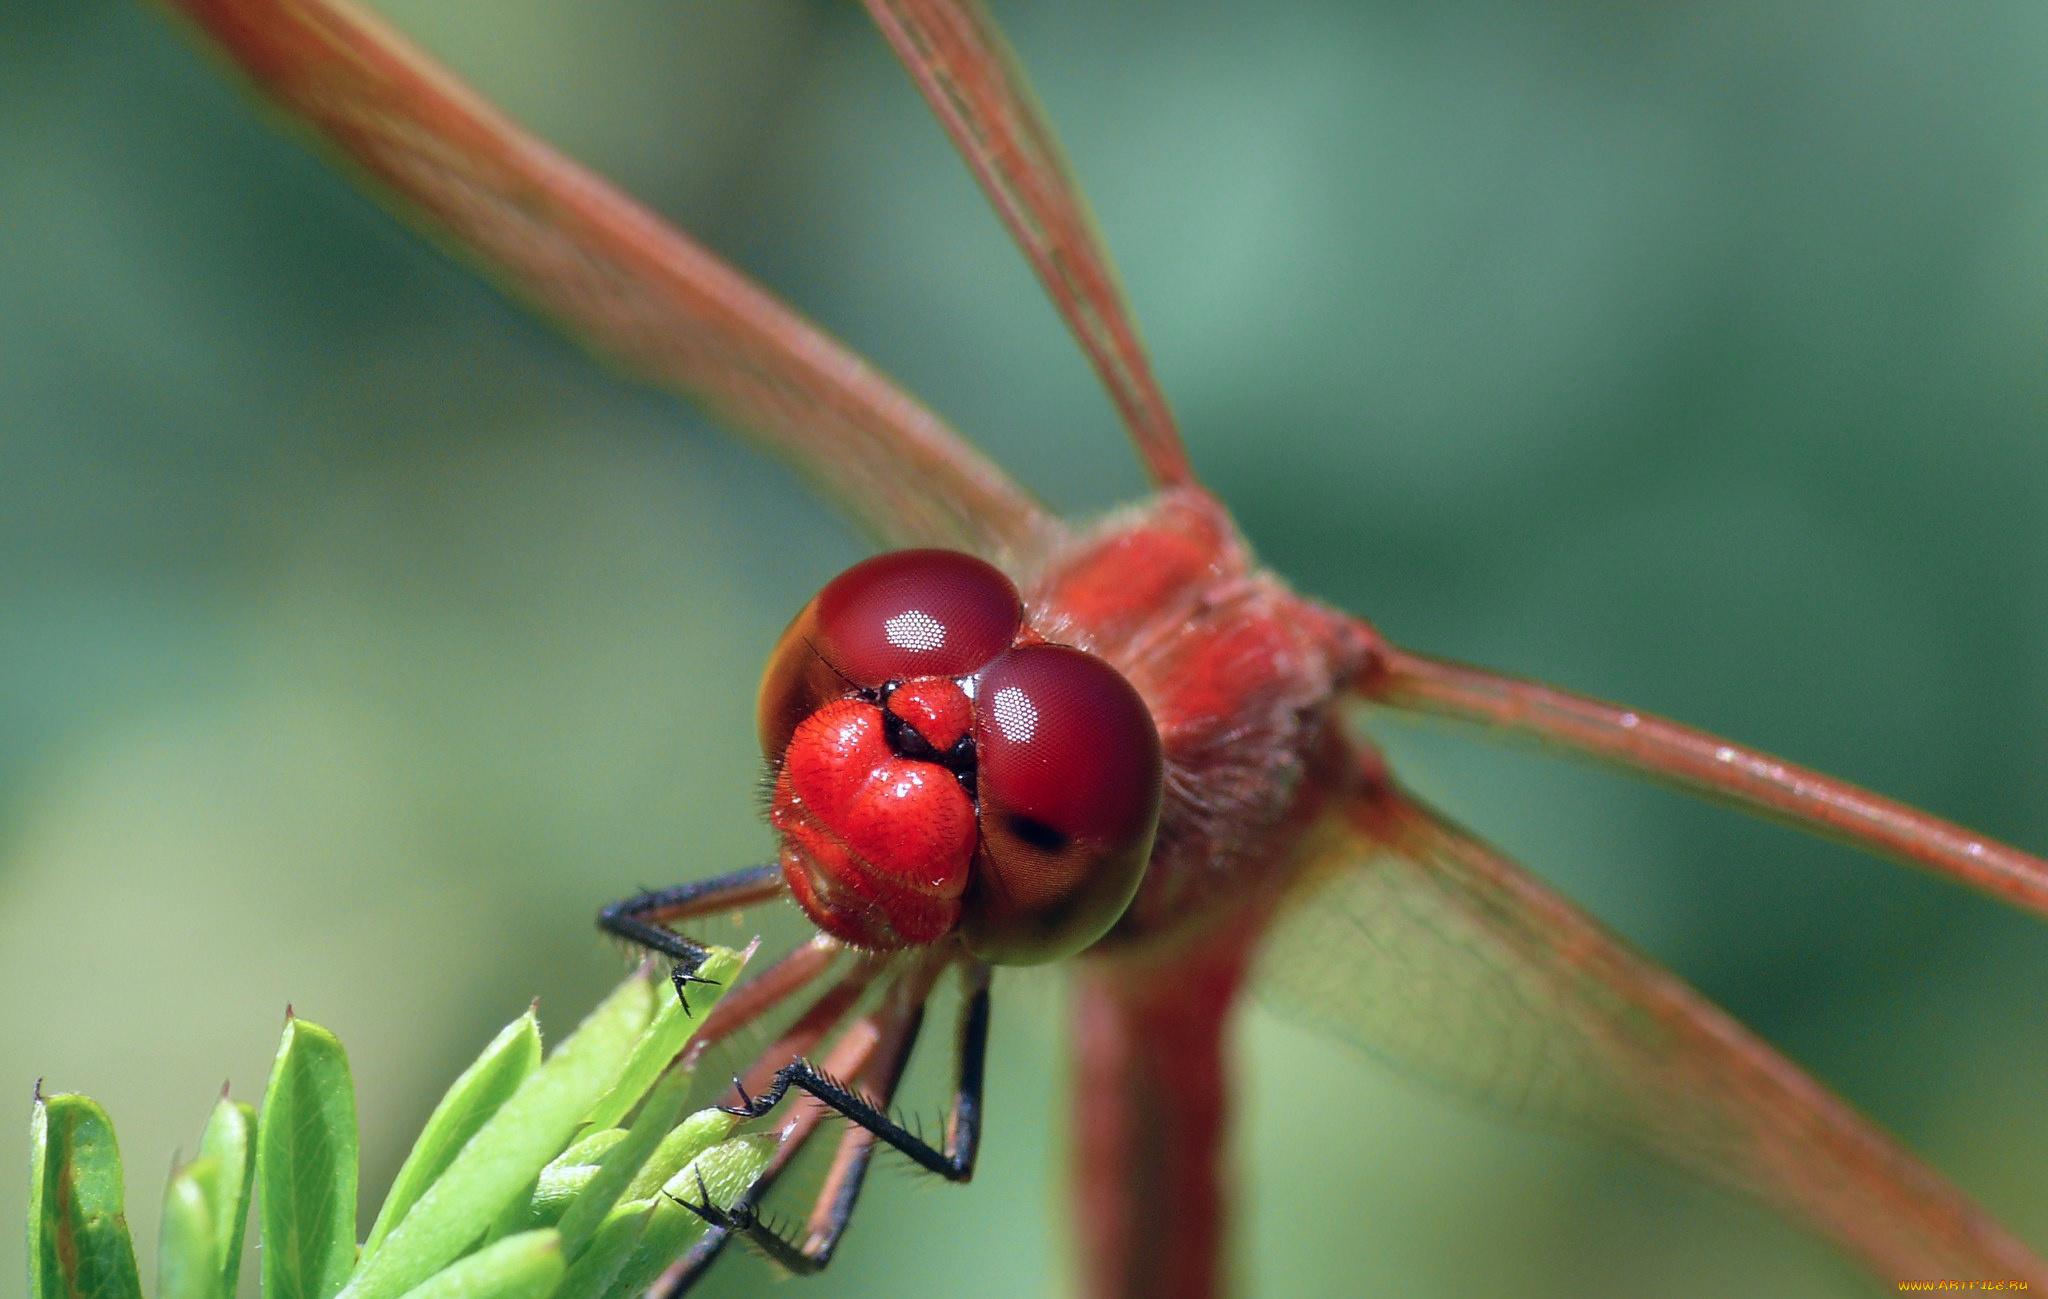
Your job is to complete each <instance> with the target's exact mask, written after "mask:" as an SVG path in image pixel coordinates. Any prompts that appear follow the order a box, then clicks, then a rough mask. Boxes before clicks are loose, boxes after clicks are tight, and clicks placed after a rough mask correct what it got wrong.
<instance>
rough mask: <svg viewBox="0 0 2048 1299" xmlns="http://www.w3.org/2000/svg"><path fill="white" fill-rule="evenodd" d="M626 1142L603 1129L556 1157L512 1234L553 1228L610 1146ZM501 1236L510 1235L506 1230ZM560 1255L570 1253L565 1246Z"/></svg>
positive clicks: (620, 1133) (618, 1132) (617, 1132)
mask: <svg viewBox="0 0 2048 1299" xmlns="http://www.w3.org/2000/svg"><path fill="white" fill-rule="evenodd" d="M625 1139H626V1130H625V1129H624V1128H606V1129H605V1130H604V1131H602V1132H593V1133H591V1134H590V1135H589V1136H587V1137H584V1138H583V1139H582V1140H580V1141H578V1142H577V1143H576V1144H575V1145H573V1146H570V1147H569V1148H568V1149H567V1150H564V1151H563V1152H562V1153H561V1154H560V1155H558V1156H557V1157H556V1158H555V1160H554V1162H552V1163H550V1164H549V1165H548V1166H547V1167H546V1168H543V1169H541V1170H540V1178H539V1180H538V1181H537V1182H535V1184H534V1188H533V1198H532V1199H531V1200H530V1201H529V1202H528V1204H527V1206H526V1216H525V1219H524V1220H523V1221H522V1222H520V1223H519V1224H518V1225H516V1226H514V1227H513V1228H512V1229H511V1230H512V1231H526V1230H530V1229H532V1228H535V1227H554V1226H558V1225H559V1224H560V1223H561V1221H562V1215H563V1214H565V1213H567V1212H568V1211H569V1206H570V1205H571V1204H572V1203H574V1202H575V1200H576V1197H577V1196H578V1195H579V1194H581V1193H582V1191H583V1188H584V1187H586V1186H588V1185H590V1181H591V1179H592V1178H594V1177H596V1176H597V1171H598V1169H600V1168H602V1167H604V1159H605V1155H606V1154H608V1153H609V1152H610V1151H611V1148H612V1147H613V1146H616V1145H618V1144H619V1143H620V1142H621V1141H624V1140H625ZM505 1234H507V1235H510V1234H511V1232H510V1231H508V1232H506V1233H505ZM562 1252H563V1254H564V1255H570V1254H571V1251H570V1250H569V1249H568V1248H567V1247H566V1246H565V1247H564V1249H563V1251H562Z"/></svg>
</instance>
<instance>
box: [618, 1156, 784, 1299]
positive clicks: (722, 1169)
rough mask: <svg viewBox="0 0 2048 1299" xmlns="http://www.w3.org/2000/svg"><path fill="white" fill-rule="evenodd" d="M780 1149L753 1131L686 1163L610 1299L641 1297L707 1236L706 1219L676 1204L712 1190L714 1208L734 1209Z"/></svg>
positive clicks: (671, 1181)
mask: <svg viewBox="0 0 2048 1299" xmlns="http://www.w3.org/2000/svg"><path fill="white" fill-rule="evenodd" d="M776 1145H777V1141H776V1138H775V1135H774V1134H773V1133H767V1132H758V1133H749V1134H748V1135H746V1136H742V1137H734V1138H733V1139H731V1140H730V1141H723V1142H720V1143H719V1144H718V1145H715V1146H713V1147H711V1148H710V1149H709V1150H706V1151H705V1152H704V1153H702V1154H700V1155H698V1156H697V1157H696V1158H695V1159H692V1160H691V1161H690V1162H689V1163H687V1164H685V1165H683V1167H682V1168H681V1169H680V1170H679V1171H678V1172H677V1173H676V1175H675V1176H674V1177H671V1178H669V1180H668V1184H667V1185H666V1186H664V1187H663V1188H662V1194H661V1195H659V1196H657V1197H656V1198H655V1200H654V1212H653V1213H652V1214H650V1215H649V1216H648V1219H647V1225H646V1226H645V1227H644V1228H642V1229H641V1232H640V1240H639V1243H638V1244H636V1245H635V1246H634V1247H633V1254H632V1257H630V1258H629V1259H627V1260H626V1265H625V1266H624V1267H623V1268H621V1269H619V1273H618V1275H617V1276H616V1277H615V1278H613V1280H612V1283H611V1286H610V1287H609V1288H608V1289H606V1291H605V1292H604V1293H605V1297H606V1299H637V1296H639V1295H641V1294H644V1293H646V1290H647V1287H649V1286H651V1285H653V1284H654V1282H655V1281H656V1279H657V1278H659V1277H660V1276H661V1274H662V1272H663V1271H665V1270H666V1269H667V1268H668V1265H669V1264H671V1263H673V1262H675V1261H676V1260H677V1259H679V1258H681V1257H682V1256H683V1255H684V1254H685V1253H687V1252H688V1251H689V1248H690V1246H692V1245H694V1244H696V1243H697V1238H698V1237H699V1236H701V1235H703V1234H704V1220H703V1219H702V1218H700V1217H698V1216H697V1215H696V1214H695V1213H692V1212H691V1211H690V1210H688V1209H686V1208H684V1207H683V1206H682V1205H681V1204H678V1203H677V1202H676V1199H677V1198H680V1199H684V1200H688V1201H690V1202H692V1203H697V1202H699V1200H700V1198H701V1197H702V1196H703V1195H704V1194H705V1193H706V1192H709V1193H710V1196H711V1202H712V1203H713V1204H716V1205H718V1206H719V1207H721V1208H730V1207H731V1206H732V1202H733V1201H734V1200H737V1199H739V1197H740V1196H741V1195H742V1194H743V1193H744V1192H745V1191H746V1189H747V1188H748V1187H749V1186H752V1185H753V1184H754V1181H755V1179H756V1178H758V1177H760V1176H761V1171H762V1170H763V1169H765V1168H767V1167H768V1161H769V1160H770V1159H772V1158H773V1157H774V1155H775V1147H776ZM699 1177H702V1178H703V1186H702V1188H701V1189H700V1188H699V1186H698V1178H699ZM672 1197H673V1198H672Z"/></svg>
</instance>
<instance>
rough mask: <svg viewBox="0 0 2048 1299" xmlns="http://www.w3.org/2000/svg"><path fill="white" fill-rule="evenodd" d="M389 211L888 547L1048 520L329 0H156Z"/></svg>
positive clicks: (830, 346)
mask: <svg viewBox="0 0 2048 1299" xmlns="http://www.w3.org/2000/svg"><path fill="white" fill-rule="evenodd" d="M171 4H172V7H173V8H174V9H176V10H177V11H178V12H180V13H182V14H184V15H185V16H186V17H187V18H189V19H191V20H192V21H193V22H195V23H196V24H197V25H198V26H199V27H200V29H201V30H202V31H203V32H204V33H205V34H206V35H207V36H208V37H209V38H211V40H212V42H213V43H214V44H215V45H216V46H217V47H218V48H219V49H220V50H221V51H222V52H224V53H225V54H226V55H227V57H228V58H229V59H230V60H231V61H232V62H234V63H235V64H236V65H238V66H239V67H240V68H241V69H242V71H244V72H245V73H247V74H248V75H249V76H250V77H251V78H253V79H254V81H255V82H256V84H257V86H258V87H259V88H260V89H261V90H262V91H263V92H264V93H265V94H266V95H267V96H269V97H270V99H271V100H273V101H274V102H275V103H276V104H277V105H279V106H280V107H282V108H283V109H284V110H285V112H286V113H287V114H288V115H289V116H290V117H292V118H293V119H295V120H296V121H297V123H298V124H299V125H301V126H303V127H305V128H307V129H309V130H310V131H311V132H312V134H313V135H314V136H315V138H316V139H317V140H318V142H319V143H321V144H323V145H325V146H328V147H329V148H330V149H332V150H334V151H336V152H338V153H339V154H340V155H341V157H342V158H343V159H344V160H346V161H347V162H349V163H351V164H353V165H354V167H355V168H357V169H358V170H359V172H360V173H361V174H364V175H366V176H367V177H368V178H369V180H370V181H372V182H373V188H375V189H377V190H378V191H380V192H381V193H382V194H383V195H384V196H385V197H387V198H390V199H393V200H395V203H396V206H397V207H398V208H399V209H400V210H401V212H402V214H403V215H406V216H408V217H410V218H413V219H414V220H415V221H416V222H417V223H418V224H420V225H421V226H423V227H424V228H425V230H426V232H427V233H429V234H430V235H433V236H435V237H436V238H437V239H439V240H440V241H441V242H442V243H443V244H444V245H446V246H448V247H450V248H452V249H453V250H454V251H455V252H456V253H457V254H459V255H460V256H462V257H463V258H464V259H466V260H468V261H469V262H471V263H472V264H474V265H476V266H477V267H478V268H479V269H481V270H482V271H483V272H484V273H485V274H487V275H489V276H490V277H491V278H493V279H494V280H496V281H497V282H498V283H499V284H500V285H501V286H502V287H504V288H505V289H506V290H508V291H509V292H511V293H512V294H513V295H515V296H516V297H518V298H520V299H521V300H523V301H524V302H526V303H527V304H528V305H529V306H532V307H534V308H535V309H537V310H538V311H540V312H541V313H542V314H544V315H546V316H549V317H551V318H553V319H554V320H555V321H557V322H559V323H560V324H561V325H562V326H563V327H564V328H565V329H566V330H568V331H569V332H570V333H571V334H573V335H575V336H576V337H577V338H578V339H579V340H581V341H582V342H584V343H585V344H586V345H588V346H590V347H591V348H593V349H594V350H596V351H597V352H598V353H600V354H601V355H603V356H605V357H607V358H609V359H610V360H612V361H614V362H616V363H618V364H620V365H622V366H623V367H625V368H626V369H627V370H629V371H631V372H632V373H634V374H636V375H638V376H640V377H642V378H646V379H650V380H653V381H655V382H657V383H660V384H663V385H665V386H670V387H676V388H681V389H683V390H685V391H687V392H689V393H691V394H693V395H695V396H696V397H698V398H699V399H701V400H702V401H703V402H704V403H705V404H706V405H708V406H710V407H711V408H712V409H713V411H714V412H716V413H717V414H718V415H720V416H722V417H723V418H724V419H725V420H726V421H728V422H729V423H731V424H732V425H733V426H734V427H735V428H737V429H739V430H741V431H743V432H744V433H746V434H747V435H748V436H750V437H751V438H752V439H753V440H754V441H755V442H756V443H758V444H759V445H761V446H762V447H763V448H765V449H766V450H768V451H770V452H772V453H773V454H775V455H777V456H780V457H782V458H784V459H786V460H789V461H791V462H793V463H794V464H795V465H796V466H797V468H798V469H799V470H801V471H802V472H804V473H805V474H806V475H807V476H809V477H810V478H811V479H812V480H813V481H814V482H815V483H816V484H818V485H819V486H820V487H822V488H823V489H824V490H825V491H826V492H827V493H828V494H830V495H831V496H832V498H833V499H834V500H836V501H837V502H838V503H839V504H840V505H841V506H842V507H844V508H845V509H846V510H848V511H849V512H850V513H851V514H853V515H854V517H855V518H856V519H857V520H858V521H859V522H860V523H861V524H862V525H863V526H865V527H866V528H867V529H868V530H869V531H870V532H872V533H873V534H874V535H875V536H876V537H877V538H878V539H880V540H882V541H883V542H885V543H889V544H898V545H902V544H925V545H943V546H953V547H958V548H962V549H967V550H973V551H979V552H981V553H984V554H1000V553H1003V552H1006V551H1016V550H1020V549H1023V548H1025V547H1027V546H1028V545H1029V544H1030V543H1031V541H1032V539H1033V537H1034V535H1035V534H1036V533H1038V532H1040V531H1042V530H1044V529H1048V528H1050V527H1051V526H1052V523H1051V520H1050V517H1049V516H1047V515H1046V514H1045V513H1044V511H1042V510H1041V509H1040V508H1039V507H1038V506H1037V505H1036V504H1035V503H1034V502H1033V501H1032V500H1031V499H1030V498H1029V497H1028V496H1027V495H1026V494H1025V493H1024V492H1023V491H1022V490H1021V489H1020V488H1018V487H1017V485H1016V484H1015V483H1013V482H1011V481H1010V480H1009V479H1008V478H1007V477H1006V476H1005V475H1004V474H1003V472H1002V471H1001V470H1000V469H998V468H996V467H995V466H994V465H993V464H992V463H990V462H989V461H988V460H986V459H985V458H983V457H982V456H981V455H980V454H979V453H978V452H976V451H975V450H974V449H973V448H972V447H970V446H969V445H968V444H967V443H966V442H965V441H963V440H962V439H961V438H960V437H959V436H958V435H957V434H955V433H954V432H953V431H952V430H951V429H949V428H947V427H946V426H945V424H944V423H942V422H941V421H940V420H939V419H938V418H937V417H936V416H935V415H933V414H932V413H931V412H930V411H928V410H926V409H925V408H924V407H923V406H921V405H919V404H918V403H917V402H916V401H915V400H914V399H912V398H911V397H909V396H907V395H905V394H904V393H903V392H901V391H900V390H898V389H897V388H896V387H895V386H894V385H892V384H891V383H890V382H889V381H888V380H887V379H886V378H884V377H883V376H882V375H880V374H879V373H877V372H876V371H875V370H873V369H872V368H870V367H869V366H868V365H867V364H866V363H865V362H863V361H862V360H861V359H860V358H859V357H858V356H855V355H854V354H853V353H852V352H850V351H848V350H847V349H846V348H845V347H843V346H841V345H840V344H839V343H837V342H835V341H834V340H833V339H832V338H830V337H829V336H827V335H826V334H825V333H824V332H823V331H821V330H819V329H818V328H817V327H816V326H814V325H812V324H811V323H810V322H808V321H806V320H805V319H803V317H801V316H799V315H798V314H797V313H796V312H794V311H792V310H791V309H790V308H789V307H787V306H785V305H784V304H782V303H781V302H779V301H777V300H776V299H775V298H774V297H773V296H772V295H771V294H769V293H768V292H767V291H765V290H764V289H762V288H761V287H760V286H758V285H756V284H755V283H754V282H753V281H751V280H749V279H748V278H747V277H746V276H744V275H742V274H741V273H740V272H738V271H737V270H735V269H733V268H732V267H731V266H729V265H727V264H726V263H725V262H723V261H721V260H719V258H718V257H716V256H715V255H714V254H712V253H711V252H709V251H708V250H706V249H705V248H704V247H703V246H702V245H700V244H698V243H696V242H695V241H693V240H692V239H690V238H689V237H688V236H687V235H684V234H683V233H681V232H680V231H678V230H676V229H675V228H674V227H672V226H669V225H668V224H666V223H665V222H663V221H662V220H661V219H660V218H659V217H657V216H655V215H654V214H653V213H651V212H649V211H648V210H647V209H646V208H644V207H642V206H640V205H639V204H638V203H636V202H634V201H633V200H632V199H630V198H628V197H626V196H625V195H624V194H622V193H620V192H619V191H618V190H616V189H613V188H612V187H611V186H610V185H608V184H606V183H605V182H604V181H603V180H601V179H599V178H597V177H596V176H593V175H591V174H590V173H588V172H586V171H584V170H583V169H581V168H580V167H578V166H577V165H576V164H575V163H573V162H570V161H569V160H568V159H566V158H563V157H562V156H560V155H559V154H557V153H555V152H554V151H553V150H551V149H549V148H548V147H547V146H546V145H544V144H542V143H540V142H539V141H538V140H536V139H534V138H533V137H531V136H529V135H527V134H526V133H525V132H523V131H522V130H520V128H519V127H517V126H516V125H514V124H513V123H512V122H510V121H508V120H506V119H505V118H504V117H503V116H502V115H500V114H499V113H498V112H497V111H496V110H494V109H493V108H491V106H490V105H489V104H487V103H485V102H484V101H483V100H482V99H481V98H480V97H478V96H477V95H476V94H475V93H474V92H472V91H471V90H469V89H468V88H467V87H466V86H464V85H463V84H462V83H461V82H460V81H458V80H457V79H456V78H455V77H454V76H453V75H452V74H451V73H449V72H448V71H447V70H445V69H443V68H441V67H439V66H438V65H436V64H435V63H434V62H433V61H432V60H430V59H429V58H427V56H426V55H424V54H423V53H421V52H420V51H418V50H417V49H415V48H413V47H412V46H411V45H410V44H408V43H407V42H406V41H405V40H404V39H403V38H402V37H400V36H399V35H398V34H397V33H395V32H393V31H392V30H390V29H389V28H388V27H386V26H385V25H384V24H383V23H382V22H380V21H379V20H377V19H376V18H375V17H373V16H371V15H369V14H366V13H364V12H362V11H361V10H358V9H356V8H354V7H352V6H350V5H349V4H347V3H346V2H345V0H171Z"/></svg>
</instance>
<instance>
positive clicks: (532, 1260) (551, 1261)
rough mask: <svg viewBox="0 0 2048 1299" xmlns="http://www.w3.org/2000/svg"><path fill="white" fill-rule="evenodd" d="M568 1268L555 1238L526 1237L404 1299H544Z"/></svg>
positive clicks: (483, 1253) (492, 1248)
mask: <svg viewBox="0 0 2048 1299" xmlns="http://www.w3.org/2000/svg"><path fill="white" fill-rule="evenodd" d="M568 1266H569V1265H568V1264H567V1263H566V1262H565V1261H563V1258H562V1242H561V1240H560V1238H559V1237H557V1236H556V1235H555V1233H554V1232H552V1231H526V1232H521V1233H520V1234H519V1235H517V1236H507V1237H505V1239H503V1240H501V1241H498V1242H496V1243H494V1244H490V1245H486V1246H484V1247H483V1248H482V1249H480V1250H478V1251H477V1252H476V1253H474V1254H471V1255H470V1256H469V1257H468V1258H465V1259H463V1260H462V1261H461V1262H459V1263H455V1264H452V1265H450V1266H448V1267H445V1268H443V1269H441V1270H440V1271H439V1272H436V1273H435V1274H434V1275H433V1276H431V1277H429V1278H427V1279H426V1280H425V1281H422V1282H421V1283H420V1284H418V1285H416V1286H414V1287H413V1288H412V1289H410V1290H408V1291H406V1292H405V1299H544V1297H545V1296H547V1295H549V1294H552V1293H553V1292H554V1289H555V1287H556V1286H557V1285H558V1284H560V1282H561V1280H562V1274H563V1273H564V1272H566V1271H567V1270H568Z"/></svg>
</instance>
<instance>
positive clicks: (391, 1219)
mask: <svg viewBox="0 0 2048 1299" xmlns="http://www.w3.org/2000/svg"><path fill="white" fill-rule="evenodd" d="M539 1067H540V1024H539V1022H538V1021H537V1020H536V1019H535V1018H534V1013H533V1011H532V1009H531V1008H529V1009H528V1010H527V1012H526V1013H525V1014H524V1015H521V1016H520V1017H519V1018H517V1019H515V1020H513V1021H512V1022H511V1023H509V1024H507V1025H505V1027H504V1029H503V1030H502V1031H500V1032H499V1034H498V1035H497V1036H496V1037H494V1038H492V1039H491V1044H490V1045H489V1046H487V1047H485V1048H484V1049H483V1054H482V1055H479V1056H478V1057H477V1058H476V1061H475V1062H474V1063H473V1064H471V1065H470V1066H469V1068H467V1069H465V1070H463V1071H462V1076H461V1077H460V1078H457V1079H456V1080H455V1085H454V1086H452V1087H450V1088H449V1089H448V1093H447V1095H445V1096H443V1097H442V1098H441V1103H440V1104H439V1105H436V1106H435V1107H434V1112H433V1114H432V1115H431V1116H429V1117H428V1119H427V1125H426V1127H425V1128H423V1129H421V1131H420V1135H419V1140H417V1141H415V1142H413V1147H412V1153H411V1154H409V1155H407V1156H406V1157H405V1164H404V1166H403V1167H401V1168H400V1169H399V1170H398V1176H397V1178H396V1179H395V1180H394V1181H393V1182H392V1183H391V1191H390V1193H389V1194H388V1195H386V1196H385V1197H384V1207H383V1208H382V1209H381V1210H379V1211H378V1213H377V1221H376V1223H375V1224H374V1225H372V1226H371V1228H370V1236H369V1239H368V1240H366V1241H364V1242H363V1258H364V1259H365V1260H368V1259H369V1258H370V1256H371V1255H373V1254H375V1253H376V1252H377V1249H378V1247H379V1246H381V1245H382V1244H383V1243H384V1238H385V1237H386V1236H388V1235H390V1234H391V1232H392V1229H393V1228H395V1227H397V1226H398V1224H399V1223H400V1222H402V1221H403V1220H404V1219H405V1215H406V1213H407V1212H408V1211H409V1210H411V1208H412V1206H413V1205H414V1204H415V1203H416V1202H417V1201H418V1200H419V1198H420V1196H421V1195H423V1194H425V1193H426V1190H427V1188H428V1187H429V1186H432V1185H433V1184H434V1181H435V1179H436V1178H438V1177H440V1176H441V1174H442V1173H444V1172H446V1171H447V1170H448V1165H449V1164H451V1163H453V1162H454V1161H455V1156H456V1155H457V1154H459V1153H460V1152H461V1150H462V1148H463V1147H464V1146H465V1145H467V1144H469V1139H470V1138H471V1137H474V1136H475V1135H476V1134H477V1132H478V1131H479V1130H481V1129H482V1127H483V1125H484V1124H485V1123H486V1122H488V1121H489V1119H490V1117H491V1116H492V1115H493V1114H496V1113H497V1112H498V1110H499V1109H500V1108H501V1107H502V1106H503V1105H504V1104H505V1102H506V1101H507V1100H510V1099H511V1097H512V1093H513V1092H515V1091H517V1090H518V1089H519V1084H521V1083H523V1082H525V1081H526V1076H527V1075H528V1074H530V1073H532V1072H533V1071H534V1070H535V1069H537V1068H539Z"/></svg>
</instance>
